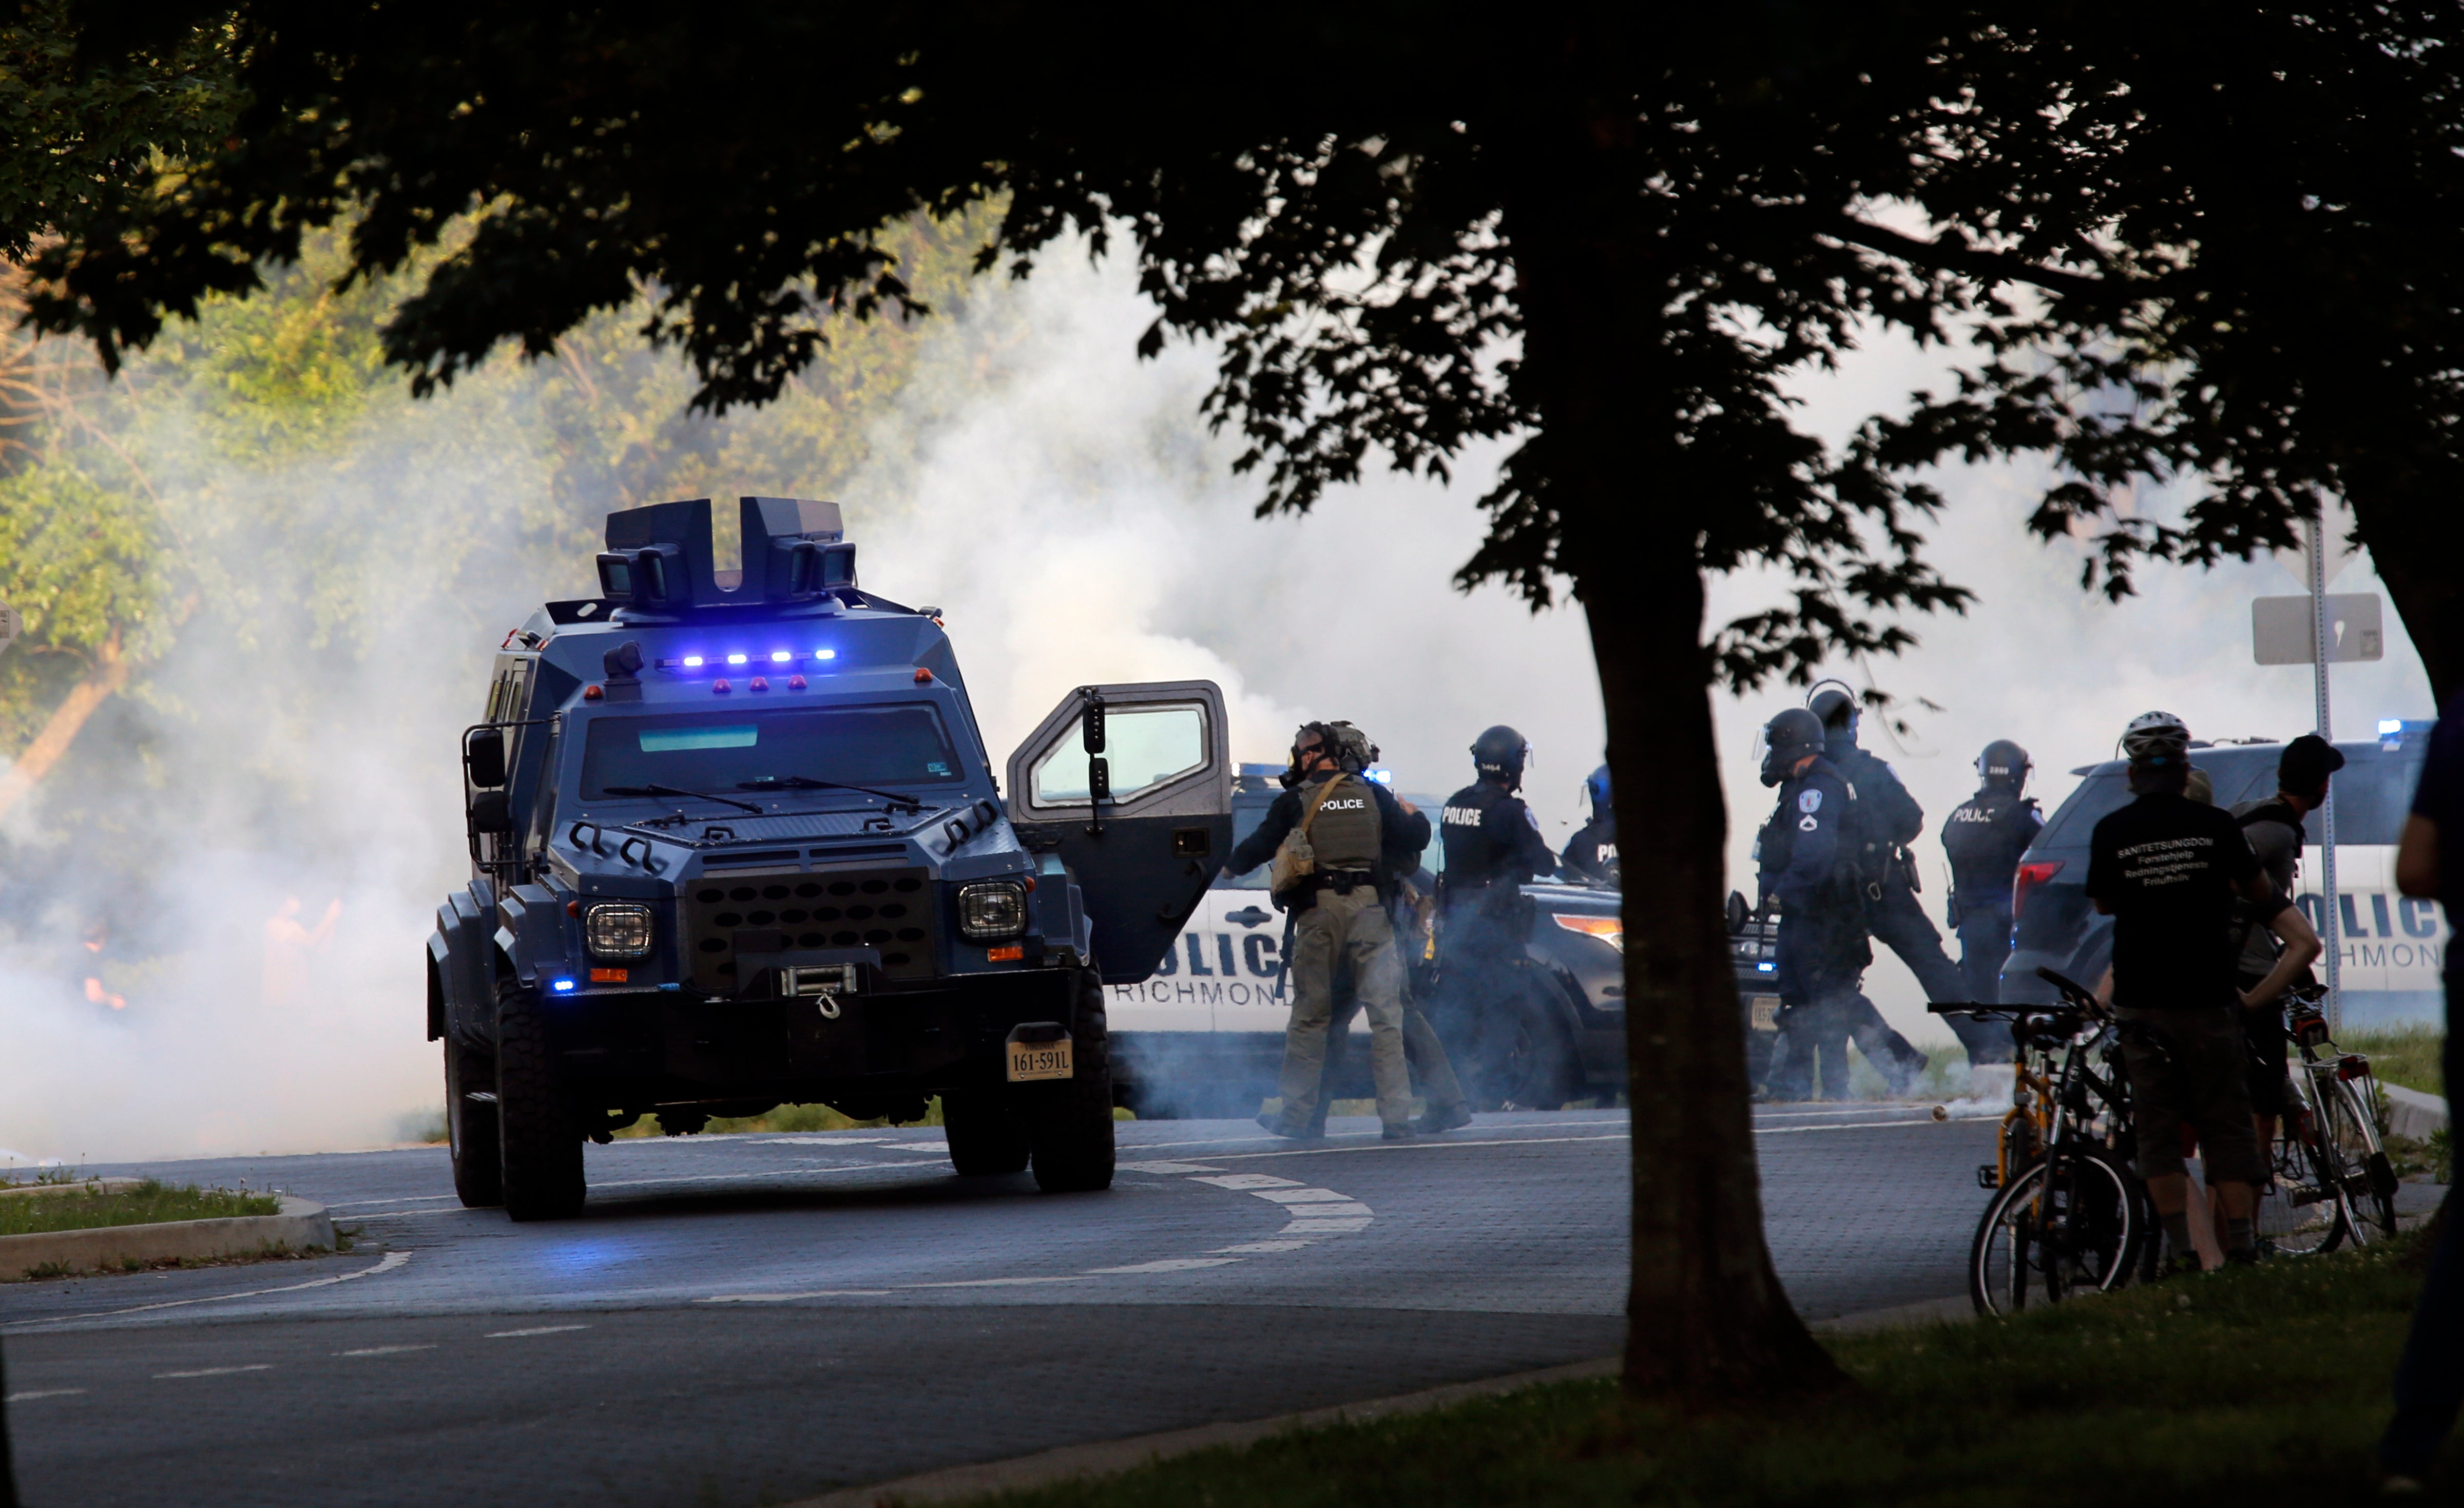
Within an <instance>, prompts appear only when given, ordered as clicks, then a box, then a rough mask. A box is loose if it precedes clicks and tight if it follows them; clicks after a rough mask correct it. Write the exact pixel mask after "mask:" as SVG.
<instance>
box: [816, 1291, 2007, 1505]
mask: <svg viewBox="0 0 2464 1508" xmlns="http://www.w3.org/2000/svg"><path fill="white" fill-rule="evenodd" d="M1975 1315H1976V1311H1975V1308H1974V1307H1973V1306H1972V1305H1971V1304H1970V1303H1969V1301H1968V1300H1967V1299H1966V1298H1964V1297H1961V1298H1931V1299H1927V1300H1925V1302H1923V1303H1914V1304H1901V1305H1898V1306H1896V1307H1894V1308H1890V1309H1874V1310H1868V1311H1866V1312H1864V1313H1862V1314H1853V1315H1839V1316H1837V1317H1835V1318H1833V1319H1817V1320H1815V1321H1813V1322H1812V1323H1811V1324H1810V1325H1809V1328H1810V1329H1812V1330H1814V1331H1815V1332H1816V1333H1817V1334H1839V1335H1846V1334H1859V1333H1862V1332H1865V1331H1870V1330H1887V1329H1891V1328H1893V1327H1895V1326H1901V1325H1918V1324H1947V1323H1953V1322H1957V1321H1959V1320H1963V1319H1974V1318H1975ZM1624 1366H1625V1359H1624V1358H1623V1357H1621V1356H1603V1357H1599V1358H1596V1359H1595V1360H1593V1361H1589V1362H1575V1363H1573V1364H1568V1365H1565V1366H1550V1367H1543V1368H1542V1369H1540V1370H1539V1371H1536V1372H1513V1373H1509V1374H1507V1376H1504V1377H1489V1378H1483V1379H1482V1380H1480V1381H1479V1382H1473V1383H1455V1384H1452V1385H1450V1386H1444V1387H1432V1388H1428V1389H1426V1390H1424V1391H1421V1392H1417V1393H1402V1394H1398V1395H1397V1396H1396V1397H1393V1398H1376V1399H1372V1400H1370V1401H1368V1402H1366V1403H1356V1404H1337V1405H1335V1406H1333V1407H1332V1408H1311V1409H1309V1410H1308V1411H1306V1412H1303V1413H1293V1414H1282V1415H1279V1416H1277V1417H1275V1418H1271V1419H1250V1420H1243V1421H1242V1422H1239V1423H1235V1424H1207V1425H1199V1426H1198V1427H1197V1428H1195V1429H1190V1430H1165V1431H1163V1432H1162V1433H1160V1434H1141V1435H1133V1436H1131V1437H1130V1438H1129V1439H1126V1440H1099V1441H1096V1442H1093V1443H1091V1444H1088V1445H1065V1446H1061V1447H1058V1448H1057V1449H1054V1450H1050V1451H1042V1452H1038V1453H1036V1454H1034V1455H1022V1456H1017V1457H1015V1458H1013V1459H1010V1460H1006V1461H983V1462H979V1463H977V1464H975V1465H972V1466H951V1467H944V1468H942V1469H941V1470H939V1471H935V1472H923V1473H919V1474H918V1475H913V1476H902V1477H900V1478H899V1479H897V1480H896V1481H892V1482H877V1483H875V1484H873V1485H872V1486H869V1487H843V1488H840V1489H839V1490H838V1491H836V1492H831V1493H825V1494H823V1495H822V1496H821V1497H803V1498H799V1499H797V1500H796V1501H794V1502H791V1503H789V1504H787V1505H786V1508H891V1505H893V1504H904V1503H936V1502H947V1501H949V1500H951V1499H952V1498H956V1497H978V1496H981V1495H983V1494H987V1493H999V1492H1017V1491H1020V1490H1022V1489H1025V1488H1031V1487H1047V1486H1050V1485H1051V1484H1052V1483H1055V1482H1062V1481H1068V1480H1072V1479H1074V1478H1077V1477H1084V1476H1108V1475H1112V1474H1113V1473H1116V1472H1126V1471H1130V1470H1132V1469H1133V1468H1136V1467H1140V1466H1145V1465H1147V1464H1148V1463H1150V1462H1153V1461H1161V1460H1168V1459H1170V1458H1172V1457H1173V1456H1177V1455H1187V1454H1189V1453H1191V1452H1193V1451H1211V1450H1215V1449H1218V1448H1220V1447H1226V1446H1244V1445H1255V1444H1257V1443H1258V1442H1259V1441H1261V1440H1264V1439H1267V1438H1269V1437H1271V1436H1274V1435H1278V1434H1287V1433H1289V1432H1291V1431H1292V1430H1313V1429H1316V1428H1319V1427H1320V1426H1323V1425H1331V1424H1345V1423H1351V1424H1359V1423H1365V1422H1367V1421H1369V1420H1372V1419H1388V1418H1396V1417H1399V1416H1401V1415H1404V1414H1415V1413H1421V1412H1425V1411H1426V1410H1428V1409H1431V1408H1445V1407H1446V1406H1448V1405H1450V1404H1459V1403H1463V1402H1466V1401H1468V1400H1470V1399H1474V1398H1487V1397H1492V1396H1494V1395H1496V1394H1498V1393H1510V1392H1517V1391H1520V1390H1521V1389H1523V1388H1526V1387H1538V1386H1544V1385H1546V1384H1549V1383H1571V1382H1579V1381H1583V1380H1585V1379H1588V1378H1594V1377H1615V1376H1616V1375H1617V1373H1618V1372H1619V1371H1621V1370H1623V1369H1624Z"/></svg>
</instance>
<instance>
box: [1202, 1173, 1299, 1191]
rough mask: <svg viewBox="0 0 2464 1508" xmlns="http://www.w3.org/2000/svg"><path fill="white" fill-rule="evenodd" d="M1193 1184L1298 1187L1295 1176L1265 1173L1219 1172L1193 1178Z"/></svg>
mask: <svg viewBox="0 0 2464 1508" xmlns="http://www.w3.org/2000/svg"><path fill="white" fill-rule="evenodd" d="M1190 1182H1191V1183H1193V1184H1212V1185H1214V1186H1216V1187H1218V1188H1243V1189H1246V1188H1298V1187H1300V1186H1301V1181H1300V1180H1299V1179H1297V1178H1273V1177H1269V1176H1268V1175H1266V1174H1265V1173H1219V1174H1217V1175H1216V1176H1215V1177H1213V1178H1193V1179H1191V1180H1190Z"/></svg>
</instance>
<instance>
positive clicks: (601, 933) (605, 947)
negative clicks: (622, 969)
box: [582, 901, 650, 958]
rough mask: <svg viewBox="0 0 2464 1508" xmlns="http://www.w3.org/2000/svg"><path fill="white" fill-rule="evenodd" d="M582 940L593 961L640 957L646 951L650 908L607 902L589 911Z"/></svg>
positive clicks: (648, 937)
mask: <svg viewBox="0 0 2464 1508" xmlns="http://www.w3.org/2000/svg"><path fill="white" fill-rule="evenodd" d="M582 938H583V942H587V943H588V944H589V945H590V952H591V956H592V957H594V958H640V957H641V956H642V955H643V954H645V953H648V952H649V951H650V908H649V907H648V906H636V905H629V904H627V903H625V902H622V901H611V902H606V903H604V904H601V905H596V906H593V907H591V908H590V911H589V914H588V915H587V916H585V917H584V918H583V922H582Z"/></svg>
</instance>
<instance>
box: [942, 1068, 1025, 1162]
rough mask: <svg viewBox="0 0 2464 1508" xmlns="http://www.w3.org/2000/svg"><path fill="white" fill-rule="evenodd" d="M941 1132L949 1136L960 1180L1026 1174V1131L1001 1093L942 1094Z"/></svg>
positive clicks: (996, 1090) (964, 1091)
mask: <svg viewBox="0 0 2464 1508" xmlns="http://www.w3.org/2000/svg"><path fill="white" fill-rule="evenodd" d="M941 1128H942V1130H943V1131H945V1132H946V1133H948V1135H949V1138H950V1163H951V1165H952V1166H954V1167H956V1168H957V1170H958V1176H959V1177H961V1178H986V1177H992V1176H996V1175H999V1174H1002V1173H1023V1172H1024V1171H1026V1162H1027V1157H1028V1150H1029V1149H1028V1145H1027V1136H1026V1127H1025V1126H1024V1125H1023V1124H1021V1123H1020V1121H1019V1118H1018V1115H1017V1113H1016V1110H1015V1108H1014V1107H1013V1106H1012V1105H1011V1104H1010V1102H1009V1096H1008V1095H1007V1094H1005V1093H1004V1092H1003V1091H1002V1090H1001V1089H1000V1088H998V1087H992V1086H987V1087H985V1088H982V1089H951V1090H944V1091H942V1094H941Z"/></svg>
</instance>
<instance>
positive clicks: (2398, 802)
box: [2002, 721, 2450, 1028]
mask: <svg viewBox="0 0 2464 1508" xmlns="http://www.w3.org/2000/svg"><path fill="white" fill-rule="evenodd" d="M2430 729H2431V723H2429V722H2421V721H2388V722H2385V723H2382V724H2381V725H2380V737H2379V740H2378V741H2377V742H2376V743H2358V742H2357V743H2338V744H2337V745H2336V747H2337V749H2338V750H2339V751H2340V752H2342V753H2343V756H2344V767H2343V769H2341V770H2338V771H2337V772H2336V775H2335V782H2334V790H2335V798H2336V889H2337V898H2336V911H2337V916H2336V921H2337V930H2338V934H2339V943H2340V945H2341V947H2342V950H2343V959H2342V961H2341V968H2340V972H2341V975H2342V978H2341V980H2340V984H2341V986H2342V995H2343V999H2342V1005H2343V1019H2344V1021H2345V1023H2346V1024H2347V1025H2348V1026H2352V1027H2357V1028H2367V1027H2377V1026H2384V1025H2393V1024H2399V1023H2404V1022H2416V1021H2420V1022H2433V1021H2438V1020H2441V1019H2443V1014H2442V1012H2443V1010H2444V1006H2443V1004H2442V1001H2443V999H2444V997H2443V996H2442V995H2441V993H2440V991H2439V983H2438V976H2439V970H2440V968H2441V967H2442V966H2443V965H2444V963H2445V960H2446V956H2447V942H2448V938H2449V935H2450V934H2449V922H2448V919H2447V918H2446V917H2445V916H2443V915H2441V914H2440V909H2439V906H2438V904H2437V902H2435V901H2431V900H2420V899H2414V898H2410V897H2407V896H2404V895H2400V894H2398V893H2397V891H2396V888H2395V847H2396V843H2397V840H2398V839H2399V838H2400V837H2401V836H2402V835H2403V832H2404V821H2405V815H2406V813H2407V812H2408V811H2409V810H2410V809H2411V805H2412V791H2413V787H2414V786H2416V785H2418V784H2419V783H2420V779H2421V762H2422V758H2423V756H2424V755H2425V754H2427V753H2428V751H2429V746H2430ZM2283 753H2284V745H2283V744H2282V743H2222V744H2214V745H2193V746H2192V747H2191V749H2190V763H2191V765H2193V766H2195V767H2196V768H2199V769H2203V770H2205V771H2207V772H2208V778H2209V780H2210V781H2211V783H2212V785H2213V787H2214V789H2215V801H2216V805H2217V806H2219V807H2233V806H2236V805H2238V804H2240V803H2242V802H2245V801H2256V800H2261V799H2264V798H2266V797H2268V796H2272V795H2274V794H2275V793H2276V766H2277V760H2279V759H2280V758H2282V757H2283ZM2126 770H2127V766H2126V765H2124V763H2123V761H2120V760H2108V761H2106V762H2105V763H2103V764H2101V765H2083V766H2081V767H2080V768H2079V769H2076V770H2074V771H2072V773H2073V774H2076V775H2079V776H2080V777H2082V778H2081V779H2080V781H2079V786H2078V787H2077V788H2075V789H2074V790H2072V792H2071V793H2070V795H2069V796H2068V797H2067V798H2065V799H2064V800H2063V802H2062V804H2061V806H2060V807H2058V808H2057V809H2056V810H2055V812H2054V814H2053V816H2052V818H2051V819H2049V820H2048V821H2047V822H2046V823H2045V827H2044V831H2043V832H2039V833H2037V834H2036V841H2035V843H2034V844H2033V845H2031V846H2030V848H2029V849H2028V852H2027V853H2026V854H2023V855H2021V857H2020V860H2019V871H2018V876H2017V878H2016V879H2015V881H2014V882H2013V886H2012V898H2011V903H2012V936H2013V952H2012V955H2011V959H2010V962H2009V963H2007V964H2005V965H2003V969H2002V1000H2003V1002H2004V1003H2006V1004H2021V1003H2026V1004H2038V1005H2041V1004H2051V1003H2052V1001H2053V996H2052V987H2050V986H2048V985H2046V984H2045V983H2044V982H2043V981H2042V980H2040V979H2039V978H2037V976H2036V970H2037V968H2039V967H2040V966H2041V967H2050V968H2052V969H2053V970H2054V971H2055V972H2057V973H2059V974H2065V975H2068V976H2069V977H2070V978H2072V979H2079V980H2089V981H2093V980H2095V979H2097V978H2099V977H2101V975H2102V974H2103V972H2104V969H2105V965H2107V964H2108V963H2109V962H2110V961H2111V958H2112V950H2113V920H2112V919H2111V918H2110V917H2100V916H2098V915H2096V912H2095V908H2094V907H2092V906H2091V905H2090V904H2089V903H2088V898H2087V891H2086V883H2087V854H2088V836H2089V834H2090V833H2092V832H2095V831H2096V825H2097V822H2098V821H2099V820H2100V819H2101V818H2102V817H2103V816H2104V815H2105V814H2106V813H2107V812H2110V811H2114V810H2117V809H2120V808H2122V807H2123V806H2124V805H2126V804H2127V803H2128V802H2129V801H2130V799H2131V797H2130V789H2129V785H2128V777H2127V774H2126ZM2323 829H2324V818H2323V815H2322V814H2321V813H2320V812H2316V811H2314V812H2312V813H2310V814H2309V815H2308V816H2306V817H2304V818H2303V819H2302V831H2303V835H2304V836H2305V837H2306V838H2307V839H2308V846H2307V847H2305V848H2303V849H2302V851H2301V868H2300V873H2299V876H2298V877H2297V879H2296V882H2295V896H2294V899H2295V901H2296V902H2297V903H2298V904H2299V906H2300V907H2301V911H2302V915H2303V916H2305V917H2306V918H2308V919H2309V921H2310V924H2311V926H2312V927H2314V928H2316V929H2317V930H2318V931H2319V933H2320V935H2321V937H2324V936H2325V935H2326V920H2327V911H2326V898H2325V895H2324V887H2323V885H2322V883H2321V874H2322V870H2321V863H2320V857H2321V848H2320V843H2321V837H2322V835H2323Z"/></svg>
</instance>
